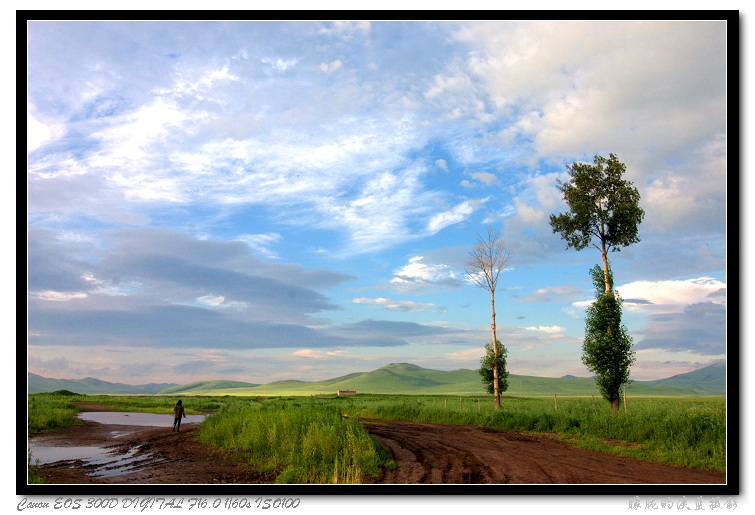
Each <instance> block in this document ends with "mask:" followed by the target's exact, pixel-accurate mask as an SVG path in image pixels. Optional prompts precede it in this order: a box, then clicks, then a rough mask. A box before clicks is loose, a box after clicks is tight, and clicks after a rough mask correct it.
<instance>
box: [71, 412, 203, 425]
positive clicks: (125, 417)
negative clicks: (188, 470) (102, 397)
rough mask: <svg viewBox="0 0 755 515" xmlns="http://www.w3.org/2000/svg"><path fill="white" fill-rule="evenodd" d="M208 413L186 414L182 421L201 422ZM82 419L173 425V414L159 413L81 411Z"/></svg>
mask: <svg viewBox="0 0 755 515" xmlns="http://www.w3.org/2000/svg"><path fill="white" fill-rule="evenodd" d="M206 416H207V415H186V418H185V419H183V420H182V421H181V425H184V424H198V423H201V422H202V421H203V420H204V419H205V417H206ZM79 418H80V419H81V420H88V421H90V422H97V423H99V424H117V425H124V426H155V427H161V426H165V427H172V426H173V414H172V413H171V414H170V415H162V414H159V413H126V412H122V411H86V412H84V413H79Z"/></svg>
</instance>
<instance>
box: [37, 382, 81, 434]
mask: <svg viewBox="0 0 755 515" xmlns="http://www.w3.org/2000/svg"><path fill="white" fill-rule="evenodd" d="M82 398H83V397H82V396H80V395H76V394H71V393H70V392H66V393H63V392H60V393H58V392H55V393H45V394H35V395H30V396H29V398H28V412H27V420H28V430H29V432H30V433H38V432H43V431H55V430H57V429H65V428H66V427H70V426H74V425H77V424H81V421H80V420H79V419H78V418H77V417H76V414H77V413H78V411H79V410H78V409H77V408H76V406H75V405H74V402H76V401H79V400H82Z"/></svg>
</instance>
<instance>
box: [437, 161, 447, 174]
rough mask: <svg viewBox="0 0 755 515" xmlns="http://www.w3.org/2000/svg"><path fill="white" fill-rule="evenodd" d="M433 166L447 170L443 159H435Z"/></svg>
mask: <svg viewBox="0 0 755 515" xmlns="http://www.w3.org/2000/svg"><path fill="white" fill-rule="evenodd" d="M435 166H437V167H438V168H440V169H441V170H443V171H444V172H447V171H448V163H446V160H445V159H438V160H436V161H435Z"/></svg>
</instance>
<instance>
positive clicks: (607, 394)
mask: <svg viewBox="0 0 755 515" xmlns="http://www.w3.org/2000/svg"><path fill="white" fill-rule="evenodd" d="M590 275H592V280H593V285H594V286H595V302H593V303H592V305H590V307H588V308H587V316H586V317H585V341H584V343H583V345H582V363H584V364H585V365H586V366H587V368H588V370H590V371H591V372H593V373H594V374H595V382H596V384H597V386H598V390H600V393H601V395H603V398H604V399H606V400H607V401H608V402H609V403H610V405H611V415H614V414H616V411H617V410H618V409H619V402H620V399H621V391H622V389H623V388H624V386H625V385H626V384H627V383H629V382H630V379H629V369H630V367H631V366H632V364H633V363H634V360H635V353H634V351H633V350H632V337H631V336H629V333H628V332H627V328H626V327H625V326H623V325H622V324H621V304H622V302H623V300H622V298H621V297H620V296H619V293H618V292H617V291H615V290H614V289H613V274H612V273H611V269H610V266H609V269H608V280H609V291H608V292H606V291H605V288H604V284H603V281H604V275H603V271H602V269H601V267H600V265H595V266H594V267H593V268H592V269H591V270H590Z"/></svg>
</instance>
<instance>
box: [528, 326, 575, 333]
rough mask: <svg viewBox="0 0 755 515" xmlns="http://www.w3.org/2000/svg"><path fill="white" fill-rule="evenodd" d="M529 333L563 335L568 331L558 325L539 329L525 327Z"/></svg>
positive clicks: (539, 327) (538, 327)
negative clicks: (562, 333)
mask: <svg viewBox="0 0 755 515" xmlns="http://www.w3.org/2000/svg"><path fill="white" fill-rule="evenodd" d="M524 329H526V330H527V331H537V332H541V333H548V334H554V333H561V332H563V331H565V330H566V328H564V327H561V326H558V325H552V326H543V325H540V326H537V327H534V326H532V327H525V328H524Z"/></svg>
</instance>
